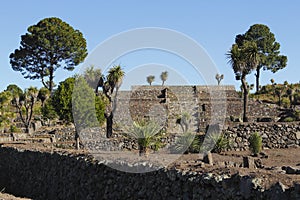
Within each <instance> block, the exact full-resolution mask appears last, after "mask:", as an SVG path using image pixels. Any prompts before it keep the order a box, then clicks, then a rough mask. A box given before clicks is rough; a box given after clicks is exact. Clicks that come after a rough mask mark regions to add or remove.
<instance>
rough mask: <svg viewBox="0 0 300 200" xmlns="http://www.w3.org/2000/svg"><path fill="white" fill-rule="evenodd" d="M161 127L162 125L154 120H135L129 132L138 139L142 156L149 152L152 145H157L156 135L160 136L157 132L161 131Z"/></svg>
mask: <svg viewBox="0 0 300 200" xmlns="http://www.w3.org/2000/svg"><path fill="white" fill-rule="evenodd" d="M160 129H161V127H159V126H158V125H157V123H155V122H152V121H150V122H147V121H139V122H133V125H132V127H131V128H130V130H129V131H128V132H129V136H131V137H133V138H135V139H137V142H138V145H139V153H140V155H141V156H142V155H145V154H147V151H148V149H149V148H150V146H151V145H154V146H157V144H156V142H157V140H156V137H158V136H156V134H158V133H159V131H160Z"/></svg>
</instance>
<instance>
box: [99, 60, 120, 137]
mask: <svg viewBox="0 0 300 200" xmlns="http://www.w3.org/2000/svg"><path fill="white" fill-rule="evenodd" d="M124 75H125V72H124V71H123V70H122V68H121V66H120V65H118V66H114V67H112V68H111V69H110V70H109V71H108V75H107V76H106V77H104V76H103V75H102V76H101V77H100V79H99V81H98V86H97V89H96V93H97V94H98V87H102V90H103V93H104V95H105V96H106V97H107V99H108V101H109V103H108V104H107V106H106V109H105V113H104V116H105V118H106V136H107V137H108V138H110V137H111V136H112V133H113V129H112V127H113V117H114V115H113V113H114V111H115V110H116V108H117V106H116V105H117V95H118V91H119V89H120V86H121V84H122V81H123V77H124ZM114 91H115V93H114ZM113 93H114V95H113Z"/></svg>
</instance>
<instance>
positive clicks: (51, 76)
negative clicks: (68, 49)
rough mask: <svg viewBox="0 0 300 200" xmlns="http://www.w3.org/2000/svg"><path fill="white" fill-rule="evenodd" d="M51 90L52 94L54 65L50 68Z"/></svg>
mask: <svg viewBox="0 0 300 200" xmlns="http://www.w3.org/2000/svg"><path fill="white" fill-rule="evenodd" d="M49 72H50V74H49V91H50V94H51V93H52V90H53V78H54V77H53V67H52V66H51V67H50V69H49Z"/></svg>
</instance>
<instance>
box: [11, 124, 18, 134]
mask: <svg viewBox="0 0 300 200" xmlns="http://www.w3.org/2000/svg"><path fill="white" fill-rule="evenodd" d="M9 132H11V133H20V132H21V130H20V129H19V128H17V127H16V126H15V125H10V127H9Z"/></svg>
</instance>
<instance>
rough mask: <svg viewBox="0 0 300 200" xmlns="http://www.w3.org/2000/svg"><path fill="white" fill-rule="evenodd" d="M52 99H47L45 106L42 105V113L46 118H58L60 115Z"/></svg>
mask: <svg viewBox="0 0 300 200" xmlns="http://www.w3.org/2000/svg"><path fill="white" fill-rule="evenodd" d="M52 101H53V99H52V98H50V99H47V100H46V101H45V103H44V106H43V107H41V113H42V116H43V118H44V119H56V118H57V117H58V116H57V113H56V111H55V107H54V106H53V102H52Z"/></svg>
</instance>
